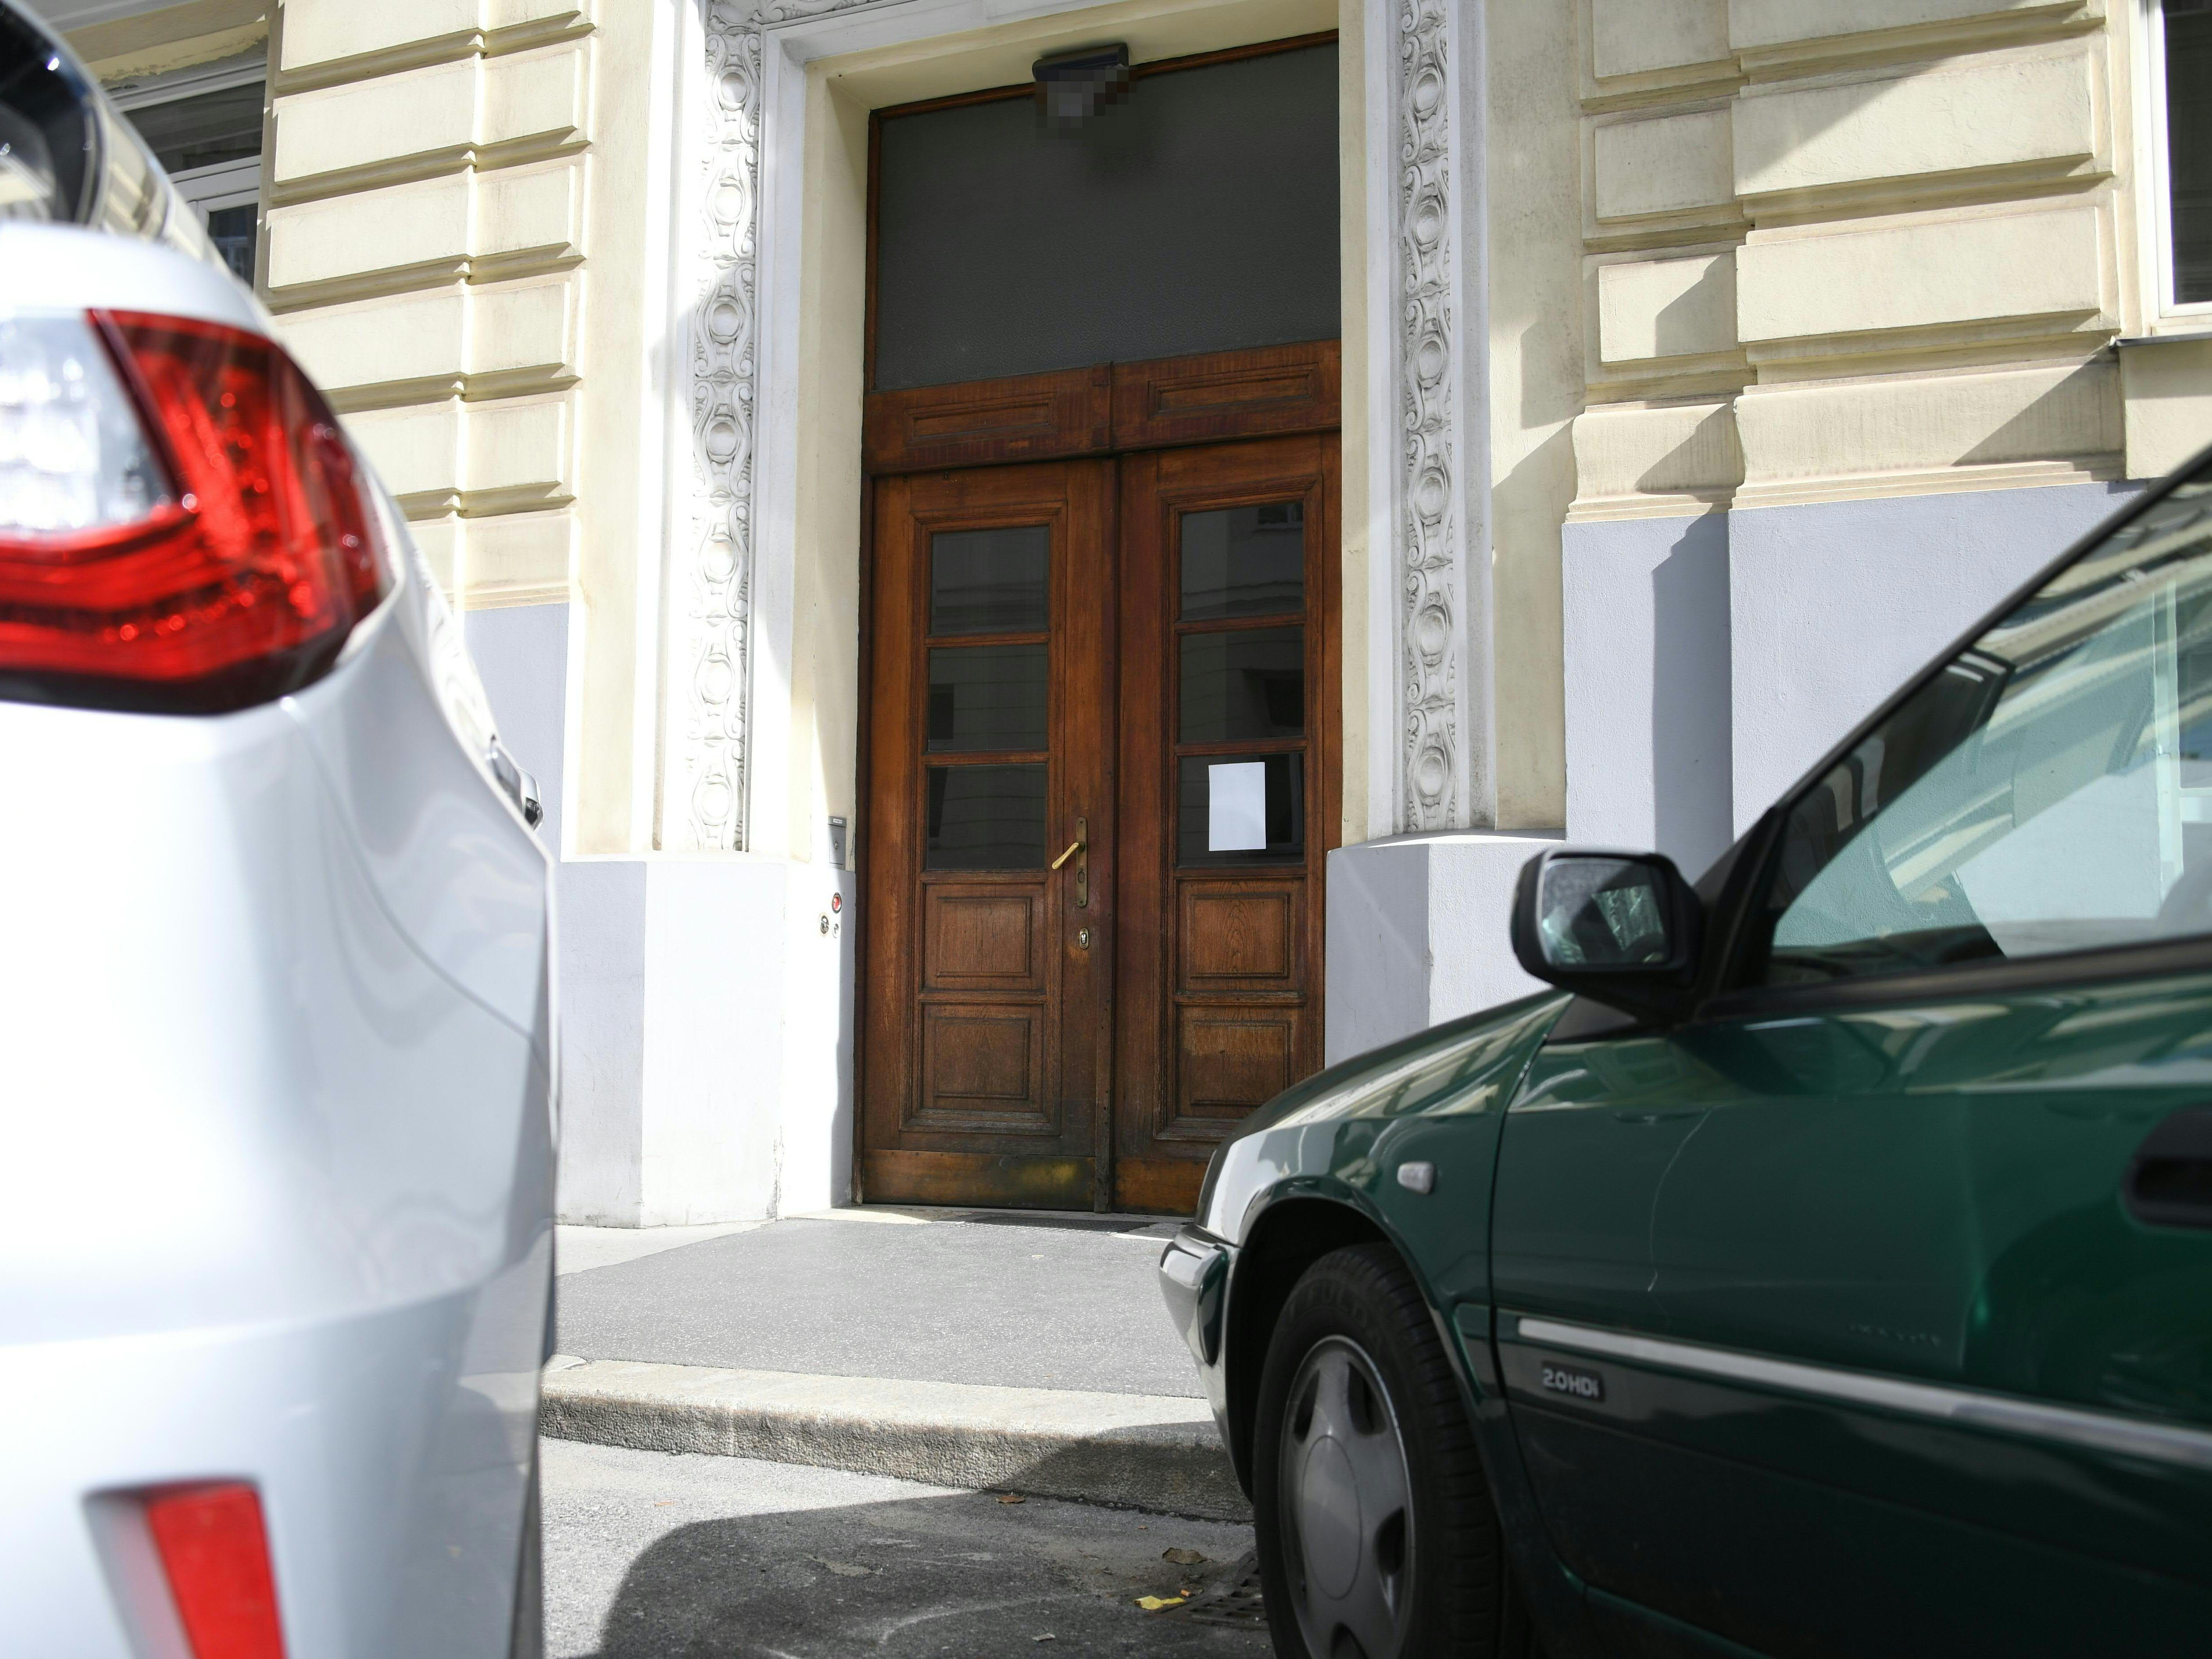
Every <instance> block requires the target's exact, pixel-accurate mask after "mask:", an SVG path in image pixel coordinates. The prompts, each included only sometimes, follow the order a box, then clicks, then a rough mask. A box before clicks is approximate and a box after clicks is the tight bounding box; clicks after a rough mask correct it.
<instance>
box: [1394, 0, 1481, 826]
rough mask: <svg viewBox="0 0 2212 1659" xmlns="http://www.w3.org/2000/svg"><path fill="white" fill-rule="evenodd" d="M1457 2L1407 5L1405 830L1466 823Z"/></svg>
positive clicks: (1401, 807)
mask: <svg viewBox="0 0 2212 1659" xmlns="http://www.w3.org/2000/svg"><path fill="white" fill-rule="evenodd" d="M1449 3H1450V0H1398V3H1397V5H1396V7H1395V17H1396V20H1397V24H1398V81H1397V108H1396V111H1395V125H1396V129H1397V138H1398V147H1399V148H1398V157H1399V168H1398V188H1397V223H1396V225H1395V240H1396V243H1397V249H1396V252H1397V275H1398V279H1399V280H1398V286H1399V300H1400V304H1401V312H1400V316H1399V325H1398V338H1397V342H1396V343H1397V348H1398V360H1399V361H1398V380H1399V413H1400V419H1401V427H1402V431H1401V450H1400V454H1399V470H1398V477H1397V480H1396V483H1397V490H1396V495H1397V501H1396V507H1397V515H1396V516H1397V520H1398V538H1397V540H1398V545H1397V548H1396V550H1395V553H1396V557H1397V560H1398V578H1399V580H1398V595H1399V614H1398V618H1397V623H1398V628H1397V633H1398V649H1399V663H1400V690H1399V696H1400V698H1401V702H1400V705H1399V711H1398V712H1399V719H1400V722H1401V728H1400V730H1401V745H1402V746H1401V755H1400V757H1399V779H1398V784H1399V791H1398V793H1399V802H1398V812H1399V818H1400V825H1399V827H1400V828H1401V829H1403V830H1407V831H1417V830H1432V829H1463V828H1465V827H1466V818H1465V808H1464V805H1463V801H1462V797H1463V796H1464V794H1465V793H1466V789H1465V783H1466V776H1467V771H1468V757H1467V755H1466V754H1465V753H1464V751H1463V749H1462V742H1463V738H1464V734H1463V733H1462V731H1461V729H1460V719H1459V714H1460V678H1461V674H1462V663H1461V660H1460V657H1461V644H1460V635H1461V634H1462V631H1463V630H1464V627H1465V616H1464V611H1463V608H1462V602H1463V598H1464V596H1463V593H1462V571H1461V568H1460V558H1459V530H1460V526H1459V517H1460V501H1459V496H1460V493H1461V489H1462V481H1461V479H1460V477H1459V475H1458V457H1457V455H1456V453H1455V445H1454V431H1453V416H1454V410H1453V403H1452V382H1453V380H1454V378H1455V376H1454V374H1453V372H1452V370H1453V365H1454V363H1455V361H1456V358H1457V355H1458V349H1459V343H1458V341H1457V339H1456V337H1455V333H1454V329H1455V324H1456V320H1457V319H1456V318H1455V312H1454V289H1453V272H1452V246H1453V240H1454V239H1453V236H1452V223H1451V217H1452V211H1453V204H1452V182H1453V181H1452V167H1451V162H1452V156H1451V110H1452V105H1453V100H1454V98H1455V94H1456V91H1457V89H1456V88H1455V87H1454V86H1453V84H1452V79H1453V77H1452V64H1451V54H1450V39H1449V27H1448V23H1447V18H1448V8H1449Z"/></svg>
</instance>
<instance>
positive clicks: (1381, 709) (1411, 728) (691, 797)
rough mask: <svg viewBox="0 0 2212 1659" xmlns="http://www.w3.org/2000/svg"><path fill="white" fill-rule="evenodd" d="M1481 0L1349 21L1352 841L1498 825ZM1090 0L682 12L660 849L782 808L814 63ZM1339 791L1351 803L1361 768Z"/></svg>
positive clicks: (794, 4) (821, 3)
mask: <svg viewBox="0 0 2212 1659" xmlns="http://www.w3.org/2000/svg"><path fill="white" fill-rule="evenodd" d="M1201 3H1204V0H1201ZM1484 3H1485V0H1364V7H1363V10H1362V12H1361V29H1362V40H1363V44H1364V52H1365V58H1364V62H1365V78H1364V89H1365V110H1364V133H1365V153H1366V157H1367V167H1366V191H1365V197H1366V222H1365V226H1364V238H1363V240H1364V246H1365V247H1366V250H1367V262H1366V267H1365V270H1364V293H1365V295H1366V304H1365V323H1364V331H1363V337H1364V358H1365V361H1366V363H1367V377H1366V392H1367V397H1366V406H1367V410H1368V421H1369V431H1368V433H1367V434H1366V437H1367V439H1368V441H1367V443H1366V445H1365V447H1366V451H1367V453H1368V455H1369V469H1368V483H1369V487H1368V492H1367V493H1368V501H1369V507H1368V513H1367V520H1368V535H1367V538H1366V543H1365V544H1366V546H1367V547H1368V548H1369V549H1370V559H1369V580H1368V582H1367V584H1366V592H1367V593H1368V595H1369V599H1370V604H1369V619H1370V620H1369V629H1368V652H1367V658H1368V662H1369V671H1368V676H1367V678H1368V685H1367V688H1366V690H1367V697H1366V700H1365V701H1366V709H1367V722H1366V723H1367V724H1368V726H1369V729H1370V738H1369V742H1368V744H1367V749H1368V753H1369V756H1370V764H1369V770H1368V775H1367V777H1366V779H1365V780H1364V792H1365V794H1366V796H1367V799H1368V813H1367V817H1368V823H1369V825H1370V830H1369V833H1370V835H1371V834H1376V833H1385V834H1387V833H1389V832H1390V831H1392V830H1396V831H1401V832H1402V831H1422V830H1439V829H1459V828H1468V827H1482V826H1486V825H1488V824H1489V823H1492V822H1493V821H1494V809H1495V783H1494V769H1493V766H1492V753H1493V750H1494V744H1493V742H1492V696H1491V687H1490V660H1491V652H1490V649H1489V641H1490V635H1491V627H1492V617H1491V605H1490V580H1489V568H1490V536H1489V512H1488V501H1489V489H1488V485H1489V464H1488V452H1489V446H1488V430H1487V428H1488V400H1487V377H1486V333H1487V330H1486V318H1487V306H1486V262H1485V259H1484V257H1483V250H1482V246H1481V234H1482V227H1483V223H1484V219H1483V198H1482V167H1481V156H1480V135H1481V132H1482V121H1483V106H1484V89H1483V59H1482V18H1483V11H1482V8H1483V5H1484ZM1095 7H1096V0H1026V3H1024V0H1015V3H1012V4H1008V3H1003V0H696V10H694V9H691V8H690V7H687V8H686V10H687V14H688V15H687V18H686V24H687V27H696V29H697V31H698V33H697V35H696V55H695V56H693V57H692V61H693V62H694V63H695V64H702V65H703V76H702V79H701V81H700V82H694V83H693V90H692V93H691V95H690V97H687V99H686V100H685V102H686V112H685V113H684V115H683V116H681V117H680V118H679V125H678V144H677V150H678V154H677V155H676V157H675V158H674V160H675V162H676V167H677V177H678V187H679V194H678V216H679V220H680V221H684V222H687V228H685V229H684V230H681V231H679V234H678V235H679V246H678V249H677V250H676V258H675V265H676V270H677V272H678V282H677V286H678V292H677V295H676V296H675V298H676V300H677V304H676V306H675V308H674V315H673V317H672V319H671V321H672V323H673V325H674V327H673V330H672V332H671V340H670V349H671V355H673V356H676V358H677V359H678V372H677V373H676V374H672V375H671V377H670V389H671V394H672V395H673V396H674V397H675V398H678V399H679V400H680V401H681V403H682V404H683V406H684V408H685V409H686V410H688V413H689V416H690V424H691V436H692V442H691V444H690V446H689V450H690V456H691V459H690V464H689V465H688V467H687V466H684V465H678V466H675V467H673V468H672V469H671V480H670V483H671V495H672V496H673V498H674V499H673V500H672V501H671V507H672V508H673V509H674V510H673V511H672V512H671V517H670V520H669V523H670V535H671V550H670V552H671V556H670V562H669V568H668V571H667V582H666V588H665V592H666V595H667V597H666V600H665V610H664V612H663V615H664V625H665V642H666V651H667V655H666V657H665V659H664V660H665V675H664V683H665V702H664V704H663V722H664V725H663V730H664V732H665V744H664V747H663V750H662V756H661V762H662V763H661V768H660V776H661V797H660V808H659V817H660V823H659V844H660V845H661V846H663V847H664V848H670V849H671V850H684V851H701V852H732V851H744V850H746V849H747V848H750V847H753V846H756V845H757V844H758V842H757V836H756V830H755V826H756V825H757V824H759V823H762V822H763V820H764V818H765V817H766V816H767V815H768V814H769V813H771V812H781V811H782V810H783V804H782V803H781V802H780V801H775V802H771V801H770V800H769V799H766V797H767V796H768V795H769V794H770V793H780V792H781V780H782V779H783V778H785V777H786V776H787V761H788V757H787V754H786V752H785V749H786V744H787V741H788V735H787V734H788V728H789V725H790V708H789V702H788V676H787V674H781V675H779V674H775V673H769V672H764V671H763V666H764V661H766V660H769V659H771V658H772V659H773V660H774V661H775V662H778V663H781V664H783V665H785V666H786V667H787V653H788V651H789V649H790V645H791V641H792V637H793V614H792V612H793V582H794V561H795V558H796V545H795V540H794V537H795V511H796V505H797V501H798V492H799V484H798V468H799V460H800V457H799V446H798V435H797V422H798V411H799V387H800V376H801V374H802V373H803V370H804V364H803V363H802V362H801V353H800V319H801V296H802V295H803V294H804V292H805V282H806V271H805V263H804V262H805V238H804V236H803V234H802V224H803V219H804V214H805V190H806V179H805V162H806V94H807V68H808V65H810V64H813V63H815V62H817V61H818V60H820V59H823V58H832V57H843V56H846V55H848V54H852V53H855V52H866V51H871V50H874V49H878V48H884V47H896V46H902V45H907V44H910V43H915V42H920V41H924V40H933V39H942V38H945V37H947V36H953V35H959V34H964V33H972V32H974V31H977V30H980V29H984V28H987V27H994V26H1002V25H1005V24H1008V23H1012V22H1018V21H1025V20H1030V19H1036V18H1045V17H1054V16H1060V15H1067V14H1073V13H1078V12H1081V11H1084V10H1088V9H1095ZM695 101H696V104H697V105H698V106H699V113H698V115H697V116H696V118H695V117H694V116H693V115H692V114H691V113H690V106H691V105H692V104H693V103H694V102H695ZM690 204H696V208H692V207H690ZM681 429H682V428H681V426H680V425H679V426H678V430H681ZM1351 436H1352V435H1351V434H1349V433H1348V434H1347V438H1348V439H1349V438H1350V437H1351ZM687 473H688V476H686V475H687ZM1347 713H1349V711H1347ZM1347 782H1348V783H1350V784H1351V785H1352V788H1353V790H1354V791H1358V790H1359V789H1360V788H1361V787H1362V783H1363V781H1361V780H1358V779H1352V780H1347Z"/></svg>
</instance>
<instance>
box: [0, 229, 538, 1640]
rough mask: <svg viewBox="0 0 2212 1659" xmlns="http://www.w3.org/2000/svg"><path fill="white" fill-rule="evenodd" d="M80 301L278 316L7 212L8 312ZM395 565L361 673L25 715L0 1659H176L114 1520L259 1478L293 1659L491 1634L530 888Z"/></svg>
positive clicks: (516, 1482)
mask: <svg viewBox="0 0 2212 1659" xmlns="http://www.w3.org/2000/svg"><path fill="white" fill-rule="evenodd" d="M88 307H102V308H111V309H116V310H125V311H145V312H152V313H162V314H167V315H182V316H190V317H197V318H201V319H207V320H210V321H216V322H221V323H225V324H228V325H232V326H234V327H239V328H243V329H247V330H251V331H256V332H261V333H267V332H269V331H270V328H269V322H268V319H267V317H266V315H265V314H264V313H263V312H262V311H261V309H260V307H258V305H256V304H255V303H254V302H253V301H252V297H251V296H250V295H246V293H245V292H244V291H243V290H242V289H240V288H239V287H238V286H237V285H236V284H235V283H233V282H232V281H231V280H230V278H229V277H228V275H227V274H226V273H224V272H222V271H220V270H216V269H214V268H212V267H210V266H208V265H205V264H199V263H197V262H196V261H194V260H192V259H191V258H187V257H185V255H183V254H181V253H179V252H173V251H172V250H170V249H168V248H166V247H162V246H154V245H150V244H147V243H142V242H136V241H131V240H125V239H124V238H120V237H116V236H110V235H106V234H100V233H96V232H92V231H85V230H79V229H74V228H58V227H57V228H49V227H45V226H35V225H28V224H19V223H0V314H4V313H21V312H31V311H54V312H71V313H76V312H82V311H83V310H84V309H86V308H88ZM363 465H364V466H365V465H366V463H364V464H363ZM386 524H387V526H388V527H390V528H392V529H395V530H397V531H398V535H400V536H401V537H402V538H404V530H398V520H397V516H396V515H395V514H392V513H389V512H388V511H387V513H386ZM395 553H396V554H397V555H398V557H397V559H396V562H397V564H398V573H397V576H396V580H395V583H394V587H393V591H392V593H391V595H390V596H389V597H388V598H387V599H386V602H385V603H384V604H383V605H381V606H380V608H379V609H378V611H376V612H375V613H374V615H373V616H372V617H370V618H368V620H367V621H366V622H365V623H362V626H361V627H360V628H358V629H356V632H355V635H354V636H353V638H352V639H351V640H350V641H349V644H348V647H347V650H346V652H345V653H344V655H343V658H342V659H341V660H340V662H339V664H338V665H337V666H336V667H335V668H334V669H333V670H332V671H331V672H330V673H329V674H328V675H327V676H325V678H323V679H321V680H320V681H319V682H317V683H316V684H313V685H312V686H310V687H308V688H307V689H306V690H302V691H300V692H298V693H296V694H295V695H294V696H289V697H286V698H283V699H281V700H280V701H278V702H272V703H269V704H265V705H263V706H260V707H258V708H249V709H246V710H243V711H241V712H239V713H236V714H224V715H219V716H191V717H178V716H168V715H155V714H120V713H110V712H103V711H97V710H88V709H76V708H52V707H46V706H42V705H33V704H27V703H21V702H5V701H0V768H4V770H0V802H4V807H0V917H4V918H5V921H4V923H0V1121H4V1123H5V1125H6V1128H7V1134H8V1143H9V1157H8V1158H7V1159H6V1160H5V1162H4V1164H0V1171H4V1173H0V1183H4V1186H3V1187H0V1190H3V1191H4V1194H5V1202H4V1204H0V1420H4V1421H6V1422H8V1423H9V1425H11V1427H10V1430H9V1433H8V1435H7V1437H6V1438H7V1442H8V1446H9V1450H8V1453H7V1455H6V1457H5V1460H4V1462H5V1467H6V1492H5V1497H4V1498H0V1652H7V1653H24V1654H52V1655H63V1654H67V1655H70V1656H82V1659H108V1656H113V1659H127V1656H138V1659H172V1656H174V1655H179V1654H182V1653H183V1652H184V1649H183V1648H182V1646H181V1637H180V1635H179V1632H178V1631H177V1630H176V1629H175V1628H174V1626H173V1617H171V1616H169V1615H167V1614H166V1613H164V1610H163V1608H164V1603H163V1601H162V1598H161V1584H160V1582H159V1577H158V1573H157V1572H156V1573H155V1574H154V1575H153V1577H151V1579H149V1577H148V1574H149V1562H150V1559H151V1558H150V1557H149V1556H148V1555H147V1553H146V1549H145V1545H144V1541H143V1539H140V1538H137V1537H136V1535H135V1534H134V1533H133V1532H132V1526H133V1522H132V1520H131V1516H132V1514H133V1513H134V1511H132V1510H131V1509H130V1508H129V1506H127V1505H125V1506H117V1505H113V1504H108V1503H106V1502H104V1501H103V1500H102V1498H101V1494H103V1493H109V1492H116V1491H118V1490H122V1489H127V1488H136V1487H142V1486H148V1485H151V1484H155V1483H160V1482H166V1481H173V1480H174V1481H185V1480H198V1479H238V1478H244V1479H249V1480H252V1481H254V1482H255V1483H256V1484H257V1485H258V1487H259V1489H260V1493H261V1498H262V1504H263V1506H264V1515H265V1517H266V1521H267V1524H268V1528H269V1532H270V1553H271V1558H272V1561H273V1565H274V1567H275V1572H276V1587H277V1595H278V1600H279V1603H280V1607H281V1611H282V1616H283V1624H284V1632H285V1639H286V1644H287V1651H288V1653H289V1655H290V1656H291V1659H340V1656H344V1659H390V1656H397V1655H403V1654H404V1655H407V1656H410V1659H414V1656H422V1659H431V1656H454V1659H461V1656H467V1659H493V1656H503V1655H506V1654H507V1653H508V1651H509V1643H510V1639H511V1632H512V1622H513V1614H514V1607H515V1592H516V1581H517V1571H518V1563H519V1561H520V1558H521V1552H522V1541H523V1534H522V1527H523V1523H524V1520H525V1516H526V1512H527V1498H528V1493H529V1488H530V1482H531V1480H532V1468H533V1459H534V1446H535V1437H534V1428H535V1415H536V1407H537V1377H538V1367H539V1365H540V1364H541V1363H542V1361H543V1358H544V1345H545V1340H546V1334H547V1330H548V1319H549V1315H550V1285H551V1272H552V1192H553V1129H554V1083H553V1079H552V1075H551V1060H550V1056H551V1055H552V1054H553V1053H554V1052H555V1050H554V1048H553V1042H552V1030H551V1024H552V1019H553V1000H552V995H551V989H550V962H551V949H550V939H551V927H552V918H551V913H550V896H549V865H548V859H547V855H546V853H545V851H544V848H542V847H541V846H540V845H539V844H538V841H537V840H536V838H535V837H534V836H532V833H531V832H530V829H528V827H527V826H526V824H525V823H524V821H523V819H522V817H520V813H519V812H518V811H517V810H516V808H515V806H514V805H513V804H512V803H511V802H510V801H509V800H508V799H507V796H506V795H505V794H504V793H503V792H501V790H500V789H499V788H498V787H497V786H496V785H495V783H494V782H493V781H492V779H491V776H490V775H489V772H488V770H487V769H486V768H485V765H484V764H483V759H482V757H479V756H477V755H475V754H472V753H471V750H470V749H469V748H468V747H467V746H466V745H465V742H464V739H463V737H462V735H461V732H460V729H459V726H457V723H456V720H455V719H454V718H452V717H449V710H448V708H447V707H446V706H445V704H444V703H443V702H441V696H440V692H439V689H438V688H439V678H440V673H441V665H440V663H439V660H438V659H437V653H438V651H440V650H441V649H457V648H458V647H457V645H452V644H448V643H447V641H445V640H444V639H442V638H441V637H439V636H440V635H441V631H442V634H443V635H451V634H452V633H453V624H452V619H451V617H449V616H447V615H446V614H445V613H444V609H443V601H442V600H441V599H439V597H438V596H437V595H436V594H435V592H431V591H429V590H428V586H427V585H426V582H425V579H424V575H423V572H422V565H421V562H420V561H419V560H418V559H417V558H416V556H414V554H413V551H412V549H411V548H410V547H407V546H405V545H401V546H399V547H398V548H396V549H395ZM442 668H443V671H446V672H448V673H450V672H452V671H453V665H452V664H451V663H450V662H449V661H448V662H444V663H443V664H442ZM149 1585H150V1589H149ZM149 1598H150V1599H149ZM165 1619H166V1620H167V1622H166V1623H165Z"/></svg>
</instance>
